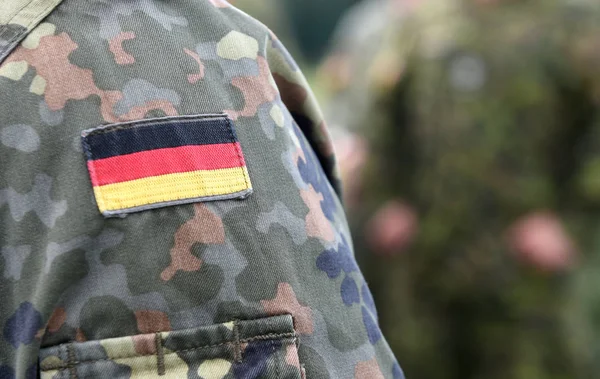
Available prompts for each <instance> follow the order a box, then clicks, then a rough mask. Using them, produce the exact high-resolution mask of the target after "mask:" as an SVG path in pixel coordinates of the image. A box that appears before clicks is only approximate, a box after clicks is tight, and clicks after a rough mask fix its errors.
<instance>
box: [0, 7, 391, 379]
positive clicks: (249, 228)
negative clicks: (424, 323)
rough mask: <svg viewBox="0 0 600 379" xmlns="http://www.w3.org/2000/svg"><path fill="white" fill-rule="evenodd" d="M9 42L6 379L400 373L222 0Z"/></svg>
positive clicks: (299, 88) (309, 162)
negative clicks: (37, 378) (39, 376)
mask: <svg viewBox="0 0 600 379" xmlns="http://www.w3.org/2000/svg"><path fill="white" fill-rule="evenodd" d="M0 25H1V26H0V115H1V118H0V252H1V255H2V258H0V328H1V329H2V335H1V337H0V377H2V378H13V377H16V378H34V377H37V376H38V375H40V374H41V377H42V378H134V377H143V378H151V377H169V378H171V377H173V378H175V377H176V378H180V377H188V378H301V377H308V378H401V377H402V372H401V370H400V368H399V366H398V364H397V363H396V362H395V359H394V357H393V355H392V353H391V352H390V349H389V347H388V345H387V343H386V342H385V340H384V338H383V337H382V335H381V332H380V330H379V327H378V324H377V315H376V311H375V308H374V305H373V299H372V297H371V295H370V292H369V290H368V288H367V285H366V283H365V281H364V279H363V277H362V275H361V273H360V271H359V269H358V267H357V265H356V262H355V260H354V257H353V249H352V241H351V239H350V235H349V232H348V227H347V224H346V219H345V215H344V211H343V209H342V206H341V204H340V201H339V199H338V196H339V192H338V186H337V184H336V183H337V181H336V174H335V161H334V158H333V151H332V147H331V144H330V140H329V137H328V134H327V131H326V127H325V124H324V122H323V119H322V116H321V113H320V111H319V108H318V106H317V104H316V102H315V100H314V97H313V95H312V93H311V92H310V90H309V88H308V86H307V83H306V81H305V79H304V77H303V76H302V74H301V72H300V71H299V69H298V67H297V65H296V64H295V63H294V61H293V59H292V58H291V57H290V55H289V54H288V53H287V52H286V50H285V49H284V47H283V46H282V44H281V43H280V42H279V40H278V39H277V38H276V37H275V36H274V35H273V34H272V33H270V32H269V30H268V29H267V28H265V27H264V26H263V25H261V24H259V23H258V22H256V21H254V20H253V19H251V18H250V17H248V16H247V15H246V14H243V13H242V12H240V11H238V10H236V9H235V8H233V7H232V6H230V5H229V4H228V3H227V2H225V1H223V0H173V1H169V2H164V1H155V0H134V1H131V0H89V1H78V0H63V1H61V0H8V1H2V3H1V4H0Z"/></svg>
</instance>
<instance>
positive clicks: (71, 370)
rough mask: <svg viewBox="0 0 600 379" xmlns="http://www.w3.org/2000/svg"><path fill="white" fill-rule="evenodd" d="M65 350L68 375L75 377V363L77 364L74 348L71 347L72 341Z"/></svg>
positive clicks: (72, 378) (74, 378) (75, 378)
mask: <svg viewBox="0 0 600 379" xmlns="http://www.w3.org/2000/svg"><path fill="white" fill-rule="evenodd" d="M67 352H68V358H67V359H68V360H67V367H68V369H69V377H70V378H71V379H77V369H76V368H75V365H76V364H77V360H76V359H75V350H74V349H73V344H72V343H70V344H68V345H67Z"/></svg>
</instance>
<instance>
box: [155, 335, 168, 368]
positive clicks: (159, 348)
mask: <svg viewBox="0 0 600 379" xmlns="http://www.w3.org/2000/svg"><path fill="white" fill-rule="evenodd" d="M154 344H155V348H156V371H157V372H158V375H159V376H163V375H165V373H166V369H165V351H164V348H163V343H162V336H161V334H160V332H157V333H156V334H155V335H154Z"/></svg>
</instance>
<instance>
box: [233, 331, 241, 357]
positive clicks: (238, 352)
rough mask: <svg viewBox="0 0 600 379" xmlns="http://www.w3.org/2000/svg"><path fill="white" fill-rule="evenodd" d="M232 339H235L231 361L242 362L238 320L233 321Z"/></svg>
mask: <svg viewBox="0 0 600 379" xmlns="http://www.w3.org/2000/svg"><path fill="white" fill-rule="evenodd" d="M233 338H234V339H235V346H234V350H233V360H234V361H236V362H238V363H239V362H241V361H242V347H241V345H240V329H239V325H238V320H233Z"/></svg>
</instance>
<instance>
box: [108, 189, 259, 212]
mask: <svg viewBox="0 0 600 379" xmlns="http://www.w3.org/2000/svg"><path fill="white" fill-rule="evenodd" d="M165 187H166V188H169V187H173V188H177V186H165ZM204 188H205V189H206V190H207V191H211V192H214V191H219V190H225V189H228V188H230V186H206V187H204ZM246 190H248V188H244V189H243V190H242V191H236V192H232V193H223V194H222V195H224V196H226V195H229V194H232V195H235V194H237V193H240V192H243V191H246ZM100 192H102V191H100ZM215 195H217V194H215ZM210 196H213V195H207V196H198V197H196V198H194V199H198V200H201V199H203V198H206V197H210ZM100 197H101V198H102V201H103V202H104V199H105V197H104V196H103V195H100ZM185 199H188V197H187V196H177V197H176V198H174V199H172V200H168V201H161V202H156V203H155V202H151V203H147V202H146V201H145V200H144V199H143V198H140V200H139V201H140V202H138V203H135V204H134V205H132V206H131V207H127V208H118V209H128V208H134V207H139V206H142V205H146V204H164V203H168V202H172V201H179V200H185ZM198 200H197V201H198Z"/></svg>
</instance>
